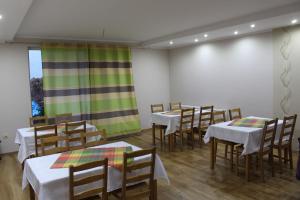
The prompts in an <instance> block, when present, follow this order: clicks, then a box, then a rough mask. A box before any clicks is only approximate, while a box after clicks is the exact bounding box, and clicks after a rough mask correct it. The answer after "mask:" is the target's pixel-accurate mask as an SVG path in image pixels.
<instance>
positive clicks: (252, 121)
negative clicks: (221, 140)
mask: <svg viewBox="0 0 300 200" xmlns="http://www.w3.org/2000/svg"><path fill="white" fill-rule="evenodd" d="M266 121H267V120H265V119H258V118H242V119H236V120H233V121H232V122H231V123H230V124H228V126H240V127H252V128H263V127H264V126H265V122H266Z"/></svg>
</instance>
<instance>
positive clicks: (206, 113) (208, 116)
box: [198, 106, 214, 131]
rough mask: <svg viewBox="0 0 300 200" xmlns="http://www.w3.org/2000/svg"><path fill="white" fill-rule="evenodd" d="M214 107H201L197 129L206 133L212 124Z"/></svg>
mask: <svg viewBox="0 0 300 200" xmlns="http://www.w3.org/2000/svg"><path fill="white" fill-rule="evenodd" d="M213 111H214V106H201V108H200V116H199V124H198V129H199V130H201V131H206V130H207V128H208V127H209V126H210V125H211V124H212V122H213Z"/></svg>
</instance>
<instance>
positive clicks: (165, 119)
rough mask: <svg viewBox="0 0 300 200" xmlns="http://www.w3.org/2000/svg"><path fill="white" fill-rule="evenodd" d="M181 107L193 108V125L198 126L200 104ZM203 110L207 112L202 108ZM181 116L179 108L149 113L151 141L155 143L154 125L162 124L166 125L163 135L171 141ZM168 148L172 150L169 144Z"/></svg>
mask: <svg viewBox="0 0 300 200" xmlns="http://www.w3.org/2000/svg"><path fill="white" fill-rule="evenodd" d="M181 107H182V108H195V116H194V119H195V123H194V127H198V123H199V122H198V120H199V117H200V106H192V105H182V106H181ZM223 110H224V109H214V111H223ZM205 112H209V111H207V110H204V113H205ZM180 117H181V110H177V111H164V112H155V113H152V114H151V123H152V143H153V145H155V127H156V125H163V126H165V127H166V129H165V131H164V136H167V137H168V138H169V142H170V143H172V141H173V139H172V135H173V133H175V132H176V130H177V129H178V127H179V123H180ZM169 148H170V149H169V150H170V151H171V150H172V145H169Z"/></svg>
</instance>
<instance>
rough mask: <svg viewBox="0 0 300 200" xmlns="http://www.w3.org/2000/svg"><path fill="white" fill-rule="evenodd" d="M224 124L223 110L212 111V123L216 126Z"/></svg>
mask: <svg viewBox="0 0 300 200" xmlns="http://www.w3.org/2000/svg"><path fill="white" fill-rule="evenodd" d="M222 122H226V115H225V110H222V111H214V112H213V123H214V124H218V123H222Z"/></svg>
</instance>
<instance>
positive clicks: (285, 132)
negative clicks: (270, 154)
mask: <svg viewBox="0 0 300 200" xmlns="http://www.w3.org/2000/svg"><path fill="white" fill-rule="evenodd" d="M296 120H297V115H296V114H295V115H292V116H288V117H284V119H283V124H282V128H281V132H280V137H279V145H281V144H282V142H284V141H288V143H289V144H292V140H293V135H294V131H295V125H296Z"/></svg>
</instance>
